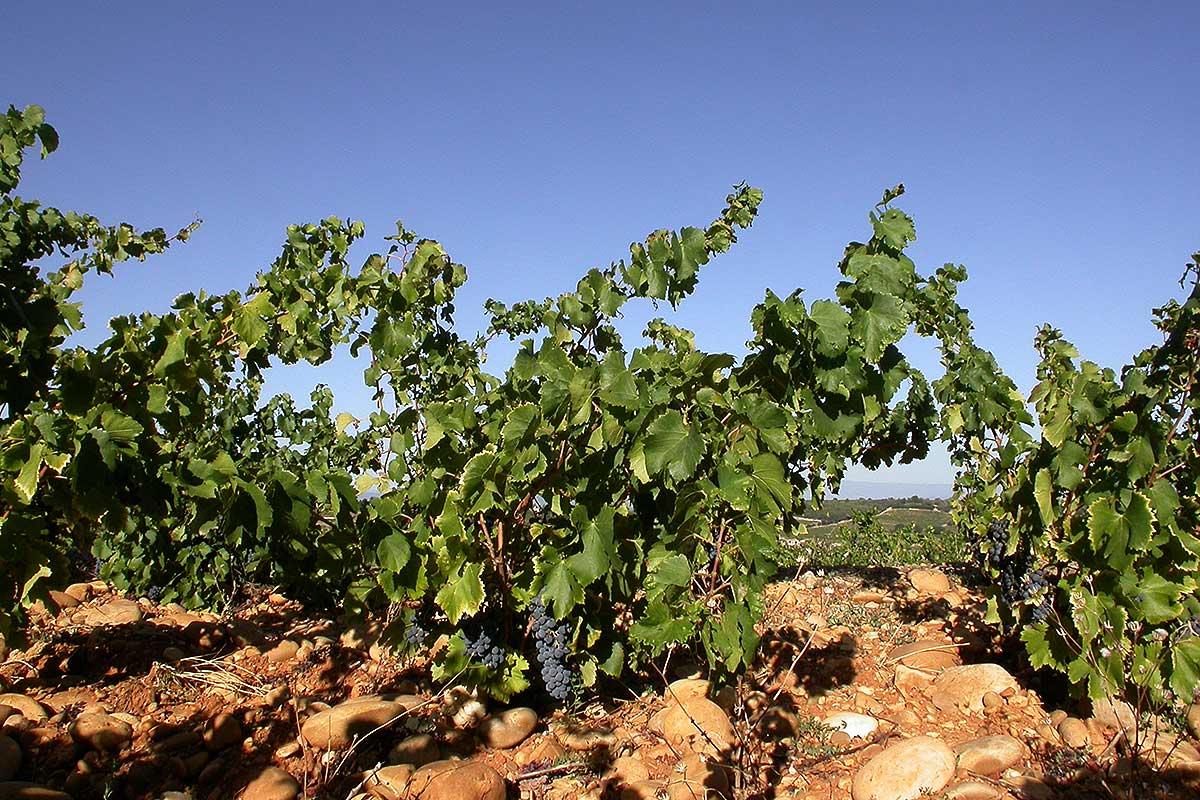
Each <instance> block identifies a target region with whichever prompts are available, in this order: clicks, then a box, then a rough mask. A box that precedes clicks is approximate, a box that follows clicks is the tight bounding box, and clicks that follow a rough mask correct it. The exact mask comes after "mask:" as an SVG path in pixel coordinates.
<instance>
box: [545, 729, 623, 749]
mask: <svg viewBox="0 0 1200 800" xmlns="http://www.w3.org/2000/svg"><path fill="white" fill-rule="evenodd" d="M554 736H555V737H556V738H557V739H558V741H559V742H561V743H562V746H563V747H565V748H567V749H568V750H575V751H585V750H595V749H597V748H600V747H607V748H610V749H611V748H612V747H615V746H616V744H617V736H616V734H615V733H613V732H612V730H611V729H609V728H603V727H601V728H584V727H581V726H579V725H560V726H556V727H555V728H554Z"/></svg>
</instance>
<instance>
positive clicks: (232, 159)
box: [0, 2, 1200, 482]
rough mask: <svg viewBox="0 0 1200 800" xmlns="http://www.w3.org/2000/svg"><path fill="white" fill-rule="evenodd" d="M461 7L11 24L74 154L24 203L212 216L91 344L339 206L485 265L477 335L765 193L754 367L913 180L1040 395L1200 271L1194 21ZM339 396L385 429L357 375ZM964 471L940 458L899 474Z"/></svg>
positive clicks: (722, 311)
mask: <svg viewBox="0 0 1200 800" xmlns="http://www.w3.org/2000/svg"><path fill="white" fill-rule="evenodd" d="M433 5H434V4H432V3H419V4H400V3H379V4H372V5H368V4H359V3H345V2H344V3H322V4H302V3H288V4H278V5H277V6H276V7H275V8H273V9H267V8H265V7H264V4H256V3H215V2H214V3H190V4H182V3H161V2H160V3H145V4H135V3H115V4H107V3H104V4H95V3H89V4H83V3H79V4H75V8H74V9H73V10H70V11H68V10H67V9H66V8H56V9H54V10H49V9H48V8H47V7H45V6H42V5H39V4H34V3H20V4H14V5H12V6H11V7H9V8H8V9H6V11H5V13H4V19H5V22H4V27H3V30H2V31H0V52H3V53H4V60H5V75H6V79H5V83H6V87H7V95H8V97H7V98H4V99H5V101H6V102H8V103H13V104H15V105H18V106H23V105H26V104H29V103H38V104H40V105H42V106H44V107H45V108H46V110H47V113H48V115H49V120H50V121H51V123H52V124H54V125H55V126H56V127H57V128H58V131H59V133H60V135H61V138H62V146H61V148H60V150H59V152H58V153H57V154H56V155H55V156H54V157H53V158H51V159H50V160H48V161H47V162H45V163H41V164H38V163H31V164H30V165H29V167H28V168H27V169H26V171H25V181H24V182H23V184H22V186H21V194H22V195H23V196H25V197H36V198H38V199H41V200H43V201H44V202H48V203H52V204H54V205H58V206H60V207H62V208H74V209H79V210H86V211H90V212H92V213H96V214H98V215H100V216H101V217H102V218H105V219H108V220H111V221H113V222H116V221H119V220H128V221H130V222H132V223H134V224H135V225H139V226H156V225H162V226H164V227H166V228H168V229H169V230H174V229H176V228H178V227H181V226H183V225H185V224H187V223H188V222H189V221H191V220H192V219H193V218H194V217H197V216H199V217H202V218H203V219H204V225H203V227H202V228H201V230H200V232H199V233H198V234H197V236H196V237H195V238H194V239H193V240H192V242H191V243H190V244H188V245H187V246H185V247H181V248H178V249H175V250H173V251H172V252H171V253H170V254H168V255H167V256H164V257H160V258H158V259H155V260H153V261H151V262H148V263H147V264H145V265H136V264H135V265H132V266H129V267H128V268H126V269H123V270H121V271H120V272H119V273H118V275H117V277H115V278H114V279H112V280H104V279H101V280H97V281H93V282H92V283H91V284H90V285H88V286H87V287H86V288H85V292H86V293H85V295H84V299H85V311H86V312H87V313H88V322H89V324H90V325H91V327H92V330H91V331H90V333H89V335H88V337H87V339H88V340H91V341H94V340H95V338H98V337H99V335H100V334H101V333H103V331H104V324H105V323H106V321H107V319H108V317H109V316H111V315H112V314H116V313H130V312H135V311H139V310H143V309H146V308H150V309H152V310H156V311H161V310H164V309H166V308H167V307H169V304H170V301H171V299H172V298H173V297H174V296H175V295H177V294H179V293H181V292H184V291H188V290H192V289H195V288H200V287H204V288H208V289H211V290H226V289H229V288H239V289H240V288H244V287H245V286H246V285H247V284H248V283H249V282H250V281H251V279H252V277H253V274H254V272H255V271H256V270H259V269H262V268H264V267H266V266H267V265H268V264H269V263H270V261H271V260H272V259H273V258H274V256H275V255H276V254H277V252H278V249H279V245H280V243H281V242H282V240H283V229H284V227H285V226H286V225H287V224H289V223H293V222H303V221H310V220H315V219H318V218H321V217H324V216H327V215H329V214H337V215H340V216H343V217H352V218H357V219H362V220H364V221H365V222H366V223H367V232H368V237H367V242H368V247H367V248H364V249H362V250H361V256H363V257H365V255H366V254H367V253H368V252H370V251H371V250H377V249H382V244H381V240H382V237H383V236H385V235H387V234H388V233H389V232H390V228H391V223H392V221H393V220H395V219H396V218H402V219H404V221H405V222H406V223H407V224H408V226H409V227H410V228H412V229H414V230H416V231H417V232H418V233H419V234H421V235H424V236H429V237H432V238H436V239H438V240H440V241H441V242H442V243H443V244H444V245H445V246H446V247H447V249H448V250H449V251H450V253H451V255H452V256H453V257H454V258H455V259H456V260H458V261H461V262H462V263H464V264H466V265H467V267H468V269H469V270H470V274H471V280H470V282H469V283H468V285H467V287H466V288H465V290H464V291H463V292H462V294H461V295H460V303H459V308H460V317H459V319H460V324H461V326H462V327H463V328H464V329H466V330H468V331H473V330H475V329H477V328H478V326H479V324H480V321H481V319H482V314H481V313H480V305H481V303H482V302H483V300H485V299H486V298H487V297H489V296H492V297H496V298H498V299H501V300H505V301H516V300H520V299H525V298H529V297H537V298H540V297H542V296H545V295H549V294H557V293H559V292H561V291H564V290H567V289H569V288H571V287H572V286H573V285H574V283H575V281H576V279H577V278H578V276H579V275H580V274H581V272H582V271H583V270H584V269H586V268H587V267H590V266H596V265H604V264H607V263H609V262H610V261H611V260H613V259H616V258H620V257H622V256H623V255H625V254H626V253H627V250H626V247H627V245H628V243H629V242H630V241H632V240H635V239H640V238H642V237H643V236H644V235H645V234H646V233H648V232H649V231H651V230H653V229H655V228H659V227H672V228H678V227H681V226H683V225H688V224H701V223H703V222H705V221H707V220H709V219H711V218H712V216H713V215H714V214H715V213H716V212H717V211H718V210H719V209H720V207H721V205H722V201H723V199H724V196H725V194H726V193H727V192H728V190H729V188H730V186H731V185H732V184H734V183H736V182H738V181H741V180H746V181H749V182H750V183H752V184H754V185H757V186H760V187H762V188H763V189H764V190H765V192H766V201H765V203H764V205H763V208H762V211H761V214H760V217H759V220H758V221H757V222H756V224H755V226H754V228H753V229H751V231H749V232H748V233H747V234H746V235H745V236H744V237H743V240H742V242H741V243H740V244H739V245H738V246H737V247H736V248H735V250H734V251H733V252H732V253H731V254H729V255H728V256H725V257H723V258H722V259H720V260H718V261H716V262H714V263H713V264H711V265H710V266H709V267H708V268H707V271H706V272H705V273H704V274H703V276H702V280H701V282H700V288H699V292H698V294H697V295H696V296H695V297H693V298H692V299H690V300H689V301H688V302H687V303H686V304H685V306H684V307H683V309H682V310H681V313H680V314H679V315H678V318H677V319H678V323H677V324H682V325H685V326H687V327H691V328H693V329H694V330H696V331H697V332H698V338H699V342H700V344H701V346H702V347H704V348H705V349H709V350H716V351H721V350H723V351H729V352H734V353H740V352H742V346H743V343H744V341H745V340H746V339H747V338H748V336H749V332H750V331H749V322H748V320H749V312H750V309H751V307H752V306H753V304H754V303H756V302H757V301H758V300H760V299H761V298H762V294H763V290H764V289H765V288H766V287H770V288H772V289H774V290H775V291H777V292H780V293H783V292H788V291H790V290H791V289H793V288H795V287H797V286H803V287H805V288H806V291H807V293H808V296H809V297H810V298H812V299H816V298H819V297H823V296H827V295H828V294H829V293H830V292H831V290H832V287H833V285H834V283H835V282H836V271H835V264H836V262H837V260H838V258H839V256H840V254H841V251H842V248H843V246H844V245H845V243H846V242H847V241H849V240H851V239H854V238H861V237H863V236H865V235H867V227H866V213H867V211H868V210H869V209H870V207H871V206H872V204H873V203H875V202H876V201H877V200H878V198H879V195H880V193H881V191H882V189H883V188H885V187H887V186H891V185H892V184H894V183H896V182H898V181H903V182H904V183H905V184H906V185H907V187H908V190H909V194H908V195H907V196H906V197H905V198H904V199H903V201H902V202H901V203H900V204H899V205H900V206H901V207H902V208H904V209H905V210H907V211H909V212H910V213H912V214H913V215H914V216H915V218H916V221H917V230H918V235H919V241H918V243H917V245H916V246H915V247H914V248H913V250H912V253H913V256H914V258H915V259H916V260H917V263H918V265H919V266H920V268H921V269H922V271H924V272H932V271H933V270H934V269H935V268H936V267H937V266H939V265H940V264H942V263H943V262H946V261H954V262H957V263H963V264H965V265H966V266H967V267H968V269H969V271H970V276H971V277H970V279H969V281H968V283H967V285H966V287H965V290H964V292H963V299H964V301H965V304H966V305H967V306H968V307H969V308H970V309H971V310H972V312H973V314H974V317H975V319H976V321H977V324H978V338H979V340H980V341H981V342H982V343H983V344H984V345H985V346H987V347H988V348H990V349H992V350H993V351H994V352H995V353H996V354H997V356H998V358H999V360H1000V363H1001V364H1002V365H1003V366H1004V367H1005V368H1006V370H1007V371H1009V372H1010V374H1012V375H1013V376H1014V377H1015V379H1016V380H1017V381H1018V383H1019V385H1021V387H1022V388H1023V389H1024V390H1028V389H1029V388H1031V387H1032V384H1033V368H1034V357H1033V353H1032V350H1031V347H1030V342H1031V339H1032V337H1033V334H1034V331H1035V329H1036V327H1037V326H1038V325H1039V324H1041V323H1042V322H1046V321H1049V322H1052V323H1054V324H1055V325H1057V326H1058V327H1061V328H1062V329H1063V330H1064V331H1065V333H1066V335H1067V337H1068V338H1070V339H1072V340H1074V341H1075V342H1076V343H1077V344H1078V345H1079V346H1080V348H1081V350H1082V351H1083V352H1084V354H1085V356H1087V357H1089V358H1092V359H1094V360H1096V361H1099V362H1100V363H1102V364H1106V365H1111V366H1114V367H1119V366H1120V365H1121V364H1123V363H1125V361H1126V360H1127V359H1128V356H1129V355H1130V354H1131V353H1133V352H1134V351H1135V350H1138V349H1140V348H1142V347H1144V346H1146V345H1148V344H1150V343H1152V342H1153V341H1154V339H1155V332H1154V330H1153V328H1152V327H1151V325H1150V323H1149V314H1148V312H1149V309H1150V308H1152V307H1153V306H1155V305H1158V304H1160V303H1161V302H1162V301H1163V300H1165V299H1166V298H1168V297H1170V296H1178V294H1179V291H1180V290H1179V286H1178V284H1177V283H1176V281H1177V279H1178V278H1179V276H1180V274H1181V272H1182V267H1183V264H1184V263H1185V261H1186V260H1187V258H1188V256H1189V255H1190V254H1191V253H1192V252H1193V251H1194V250H1197V249H1200V226H1198V225H1197V220H1198V219H1200V214H1198V213H1197V212H1198V211H1200V193H1198V191H1197V188H1198V187H1200V148H1198V146H1197V138H1196V137H1197V132H1198V131H1200V105H1198V103H1197V99H1198V98H1200V67H1198V65H1197V57H1198V56H1197V52H1196V49H1195V42H1196V41H1197V36H1198V34H1200V4H1198V3H1195V2H1184V3H1152V4H1123V5H1111V4H1107V3H1079V4H1069V3H1040V2H1039V3H1016V4H1002V7H1000V8H997V7H996V6H997V5H1001V4H990V3H989V4H984V3H965V4H947V3H910V4H906V6H905V7H903V8H901V7H898V6H896V5H895V4H890V5H888V6H886V7H885V6H880V7H878V8H874V9H870V8H855V9H853V10H850V9H848V8H846V4H829V5H806V4H795V3H780V4H743V5H742V6H740V7H737V8H735V7H733V6H731V5H730V4H700V3H686V4H685V3H679V4H647V3H619V2H609V3H604V4H590V5H592V6H593V8H590V9H586V10H585V9H583V8H582V6H583V5H584V4H565V3H552V4H551V3H548V4H544V5H532V4H523V3H511V4H497V3H478V4H465V5H463V4H439V5H440V7H439V8H438V9H433V8H432V6H433ZM954 5H961V6H963V10H957V11H952V10H950V9H951V8H953V6H954ZM914 353H915V354H914V360H916V361H917V362H918V363H919V364H920V365H921V366H923V367H925V368H927V369H928V370H930V371H934V370H936V364H935V363H934V361H933V359H932V357H931V354H930V353H931V351H929V350H928V349H927V348H926V349H922V348H917V349H916V350H915V351H914ZM500 356H503V353H501V354H500ZM501 360H502V358H496V359H494V360H493V362H492V363H491V364H490V367H491V368H492V371H494V372H497V373H499V372H501V371H502V370H503V367H504V364H503V363H496V362H497V361H501ZM321 375H322V379H323V380H325V381H327V382H329V383H331V384H332V385H333V387H334V389H335V392H336V393H337V394H338V396H339V398H342V399H343V403H342V405H343V407H347V408H349V410H351V411H355V410H361V409H362V408H363V407H364V398H365V393H364V391H363V390H362V388H361V379H360V376H359V371H358V369H357V367H356V366H355V365H354V364H351V363H345V362H342V363H337V364H335V365H333V366H332V367H331V368H329V369H326V370H324V371H323V372H322V373H321ZM312 380H313V375H312V374H311V372H310V371H303V370H301V371H297V372H293V373H291V374H289V375H284V376H278V378H277V380H276V381H275V383H276V384H277V386H278V387H281V388H285V389H289V390H292V391H298V392H301V393H303V390H304V387H305V385H306V384H310V383H311V381H312ZM857 476H858V477H869V476H864V475H862V474H861V473H859V474H858V475H857ZM949 477H950V470H949V466H948V464H947V463H946V461H945V458H944V457H935V458H932V459H931V460H929V461H928V462H926V463H925V464H922V465H918V466H916V467H913V468H910V469H906V470H904V471H903V472H901V473H899V474H898V475H894V476H893V479H896V480H909V481H933V482H938V481H948V480H949Z"/></svg>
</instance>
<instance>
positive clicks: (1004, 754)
mask: <svg viewBox="0 0 1200 800" xmlns="http://www.w3.org/2000/svg"><path fill="white" fill-rule="evenodd" d="M954 752H955V753H957V754H958V766H959V768H960V769H965V770H966V771H967V772H973V773H975V774H976V775H985V776H986V775H998V774H1000V773H1001V772H1003V771H1004V770H1006V769H1009V768H1010V767H1012V766H1014V765H1015V764H1017V763H1018V762H1020V761H1021V759H1023V758H1025V745H1023V744H1022V743H1021V742H1020V741H1019V740H1017V739H1014V738H1013V737H1011V736H1004V735H1003V734H998V735H995V736H984V737H982V738H980V739H973V740H972V741H969V742H964V743H963V744H960V745H959V746H958V747H956V748H954Z"/></svg>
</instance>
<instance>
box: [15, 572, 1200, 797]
mask: <svg viewBox="0 0 1200 800" xmlns="http://www.w3.org/2000/svg"><path fill="white" fill-rule="evenodd" d="M53 599H54V604H55V605H56V606H57V608H56V609H53V610H52V611H53V612H54V613H51V610H46V609H43V612H44V613H43V614H42V615H41V619H40V622H39V624H38V625H37V626H36V627H35V628H34V629H33V630H32V631H31V634H32V636H31V641H32V643H31V645H30V646H29V647H27V648H25V649H23V650H13V651H12V652H11V653H8V654H7V658H6V659H5V660H4V661H3V664H2V665H0V691H2V692H3V693H0V800H9V799H10V798H31V799H32V798H42V799H44V800H54V799H55V798H67V797H75V798H84V800H90V799H91V798H97V799H98V798H130V799H134V798H151V799H152V800H219V799H220V798H244V800H291V798H301V797H304V798H338V799H339V800H346V799H347V798H354V799H355V800H361V799H362V798H388V799H389V800H397V799H398V798H422V800H500V799H501V798H528V799H529V800H541V799H543V798H545V800H568V799H569V800H601V799H602V798H621V799H622V800H626V799H628V800H649V799H650V798H668V800H694V799H695V798H702V797H710V798H731V799H733V798H737V799H738V800H742V799H744V798H779V799H780V800H784V799H785V798H805V800H816V798H829V799H837V798H852V800H909V799H911V798H926V797H929V798H945V800H951V799H954V800H1001V799H1005V798H1027V799H1032V800H1040V798H1057V797H1063V798H1093V797H1094V798H1103V797H1136V798H1177V797H1178V798H1186V797H1197V796H1200V751H1198V750H1197V740H1196V736H1197V734H1198V733H1200V706H1193V707H1192V708H1191V709H1190V711H1189V713H1188V714H1187V715H1186V720H1183V719H1181V720H1176V721H1175V725H1174V726H1172V725H1170V724H1168V723H1167V722H1166V721H1161V720H1149V721H1145V724H1143V726H1142V727H1141V728H1140V729H1139V728H1137V727H1135V719H1134V714H1133V711H1132V709H1130V708H1129V707H1127V706H1122V705H1119V704H1112V703H1101V704H1097V705H1095V706H1094V707H1090V708H1085V707H1080V706H1077V705H1075V704H1072V703H1070V702H1068V701H1067V700H1066V699H1065V696H1057V697H1056V696H1055V695H1056V693H1057V692H1058V691H1060V690H1059V689H1056V688H1055V684H1053V683H1052V682H1045V683H1044V684H1043V682H1042V678H1041V676H1038V675H1036V674H1033V673H1029V672H1027V671H1024V670H1022V669H1021V668H1020V666H1019V662H1017V661H1016V660H1014V657H1012V656H1007V655H1006V654H1005V650H1004V648H1002V647H1000V646H999V644H998V643H997V642H995V641H994V639H993V637H992V635H991V633H990V632H989V630H988V629H987V628H986V627H985V626H984V625H983V624H982V621H981V615H982V604H981V602H980V600H979V597H978V595H977V594H975V593H972V592H971V591H969V590H967V589H965V588H964V587H963V586H962V584H961V583H960V582H959V581H958V580H957V579H955V578H954V577H953V576H947V574H945V573H944V572H941V571H938V570H913V571H910V572H908V573H900V572H895V571H891V572H882V571H880V572H873V573H870V572H831V573H829V574H824V575H813V574H806V575H803V576H800V577H798V578H797V579H796V580H794V581H788V582H781V583H777V584H774V585H772V586H771V587H770V591H769V593H768V597H767V600H768V603H767V606H768V613H767V616H766V619H765V621H764V624H763V631H762V632H763V644H762V648H761V652H760V659H759V663H758V665H757V668H756V670H755V671H753V672H752V673H751V674H749V675H747V676H746V677H745V678H744V679H743V680H742V681H741V682H740V683H739V684H738V685H737V686H715V685H711V684H710V683H709V681H707V680H705V679H704V677H703V675H702V674H700V673H699V672H698V671H697V670H696V669H695V668H694V665H691V664H688V663H683V662H681V661H680V660H678V659H677V660H676V662H677V663H671V662H668V664H667V665H666V673H667V674H666V675H665V676H663V677H661V678H659V679H657V680H654V679H643V680H642V682H641V683H629V684H628V685H626V684H613V685H612V686H610V687H607V689H606V692H605V697H606V698H610V699H607V700H606V701H605V702H595V703H592V704H590V705H582V706H577V707H572V708H570V709H568V710H563V709H558V710H552V709H550V708H548V707H543V708H541V709H540V710H534V709H532V708H525V707H519V706H518V707H514V708H507V709H506V708H503V707H500V706H499V705H497V704H495V703H491V702H487V701H485V700H481V699H478V698H476V697H473V696H472V695H470V694H468V693H467V692H465V691H463V690H461V689H456V688H453V687H450V688H447V687H442V686H438V685H435V684H434V683H433V682H432V681H431V680H430V678H429V675H428V671H427V669H426V664H425V663H424V662H422V661H421V660H419V659H413V658H403V657H398V656H397V655H396V654H395V653H394V652H392V651H391V650H390V649H389V648H387V647H385V646H383V645H381V644H380V643H379V642H378V641H377V638H378V632H377V629H375V628H372V627H369V626H367V627H364V626H361V625H359V626H355V625H352V624H351V623H350V622H349V621H347V620H331V619H322V618H319V617H316V616H313V615H310V614H306V613H304V610H303V609H301V608H300V607H299V606H298V605H296V604H295V603H292V602H290V601H289V600H288V599H287V598H284V597H281V596H278V595H275V594H268V593H266V592H264V593H263V594H262V595H261V596H259V597H258V598H256V600H255V601H254V602H250V601H247V602H246V603H245V604H244V605H242V606H241V607H238V608H236V609H233V610H231V612H230V613H228V614H226V615H224V616H221V617H218V616H216V615H197V614H191V613H188V612H186V611H184V610H183V609H182V608H180V607H178V606H174V607H172V606H167V607H161V606H158V605H155V604H153V603H151V602H149V601H148V600H146V599H144V598H143V599H141V600H136V601H135V600H131V599H127V598H121V597H118V596H116V595H114V594H113V593H112V592H111V591H109V589H108V588H107V587H106V586H105V585H104V584H103V583H99V582H96V583H90V584H76V585H74V586H72V587H70V588H69V589H68V590H67V591H66V592H64V593H56V594H55V595H54V598H53ZM1039 692H1040V693H1039ZM1060 706H1061V707H1060ZM1189 727H1190V729H1189ZM1135 742H1136V743H1138V744H1139V745H1140V747H1141V749H1142V751H1143V752H1144V754H1145V759H1138V760H1136V762H1135V761H1134V760H1132V759H1131V758H1130V754H1131V752H1132V747H1133V746H1134V743H1135ZM1135 763H1136V764H1138V766H1137V767H1136V768H1135V767H1134V766H1133V765H1134V764H1135Z"/></svg>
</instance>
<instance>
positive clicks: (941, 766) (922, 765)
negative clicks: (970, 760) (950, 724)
mask: <svg viewBox="0 0 1200 800" xmlns="http://www.w3.org/2000/svg"><path fill="white" fill-rule="evenodd" d="M954 766H955V765H954V752H953V751H952V750H951V749H950V748H949V747H947V746H946V744H945V742H942V741H939V740H938V739H932V738H929V737H928V736H918V737H916V738H913V739H905V740H904V741H901V742H897V743H896V744H894V745H891V746H890V747H888V748H886V749H885V750H884V751H883V752H881V753H879V754H878V755H876V756H875V757H874V758H872V759H871V760H870V761H868V762H867V763H866V764H864V765H863V767H862V769H860V770H859V771H858V774H857V775H855V776H854V784H853V786H852V787H851V789H850V796H851V797H852V798H853V799H854V800H916V798H918V797H921V796H923V795H925V794H933V793H936V792H939V791H941V790H942V788H943V787H944V786H945V785H946V784H947V783H949V782H950V779H951V778H953V777H954Z"/></svg>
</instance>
